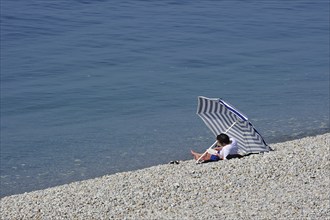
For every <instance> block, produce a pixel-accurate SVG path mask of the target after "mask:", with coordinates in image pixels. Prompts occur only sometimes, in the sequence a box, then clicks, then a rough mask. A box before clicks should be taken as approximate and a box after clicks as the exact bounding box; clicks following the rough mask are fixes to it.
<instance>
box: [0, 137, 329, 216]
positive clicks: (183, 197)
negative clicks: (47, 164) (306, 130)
mask: <svg viewBox="0 0 330 220" xmlns="http://www.w3.org/2000/svg"><path fill="white" fill-rule="evenodd" d="M329 143H330V133H327V134H323V135H318V136H314V137H306V138H302V139H298V140H293V141H287V142H283V143H277V144H273V145H271V147H272V148H273V149H275V151H272V152H270V153H264V154H254V155H250V156H247V157H243V158H241V159H232V160H228V161H218V162H212V163H204V164H195V162H194V161H193V160H189V161H180V163H179V164H177V165H175V166H173V164H164V165H159V166H154V167H150V168H145V169H142V170H137V171H132V172H123V173H117V174H113V175H108V176H103V177H100V178H96V179H91V180H85V181H80V182H74V183H71V184H66V185H62V186H57V187H53V188H49V189H45V190H40V191H34V192H29V193H24V194H19V195H13V196H8V197H4V198H1V201H0V202H1V206H0V211H1V214H0V217H1V219H330V201H329V200H330V199H329V198H330V193H329V192H330V191H329V188H330V179H329V176H330V173H329V172H330V164H329V161H330V160H329V159H330V158H329V153H330V152H329V147H330V144H329Z"/></svg>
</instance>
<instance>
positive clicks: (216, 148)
mask: <svg viewBox="0 0 330 220" xmlns="http://www.w3.org/2000/svg"><path fill="white" fill-rule="evenodd" d="M222 148H223V147H215V148H214V150H217V151H220V150H222Z"/></svg>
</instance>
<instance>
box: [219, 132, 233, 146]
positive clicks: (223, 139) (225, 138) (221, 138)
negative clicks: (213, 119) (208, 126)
mask: <svg viewBox="0 0 330 220" xmlns="http://www.w3.org/2000/svg"><path fill="white" fill-rule="evenodd" d="M217 140H218V141H219V143H220V144H221V145H227V144H229V143H230V140H229V137H228V135H226V134H224V133H221V134H219V135H218V136H217Z"/></svg>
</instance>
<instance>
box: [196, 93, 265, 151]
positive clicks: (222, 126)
mask: <svg viewBox="0 0 330 220" xmlns="http://www.w3.org/2000/svg"><path fill="white" fill-rule="evenodd" d="M197 115H199V116H200V117H201V118H202V120H203V121H204V122H205V124H206V125H207V126H208V127H209V128H210V129H211V131H212V132H213V134H214V135H215V136H217V135H218V134H220V133H226V134H227V135H228V136H229V137H233V138H235V139H236V140H237V142H238V147H239V152H240V154H242V155H245V154H250V153H260V152H268V151H269V150H270V148H269V146H268V145H267V144H266V142H265V141H264V139H263V138H262V137H261V135H260V134H259V132H258V131H257V130H256V129H255V128H254V127H253V125H252V124H251V122H249V120H248V118H247V117H246V116H245V115H243V114H242V113H240V112H239V111H238V110H237V109H236V108H234V107H233V106H232V105H230V104H228V103H226V102H225V101H223V100H221V99H215V98H206V97H202V96H199V97H198V108H197Z"/></svg>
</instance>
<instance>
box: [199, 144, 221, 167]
mask: <svg viewBox="0 0 330 220" xmlns="http://www.w3.org/2000/svg"><path fill="white" fill-rule="evenodd" d="M217 142H218V141H216V142H214V144H212V145H211V146H210V147H209V148H208V149H211V148H212V147H213V146H215V145H216V144H217ZM208 149H207V150H208ZM207 150H206V151H205V152H204V153H203V154H202V156H200V157H199V158H198V160H196V163H199V161H200V160H201V158H202V157H204V155H205V154H206V153H207Z"/></svg>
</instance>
